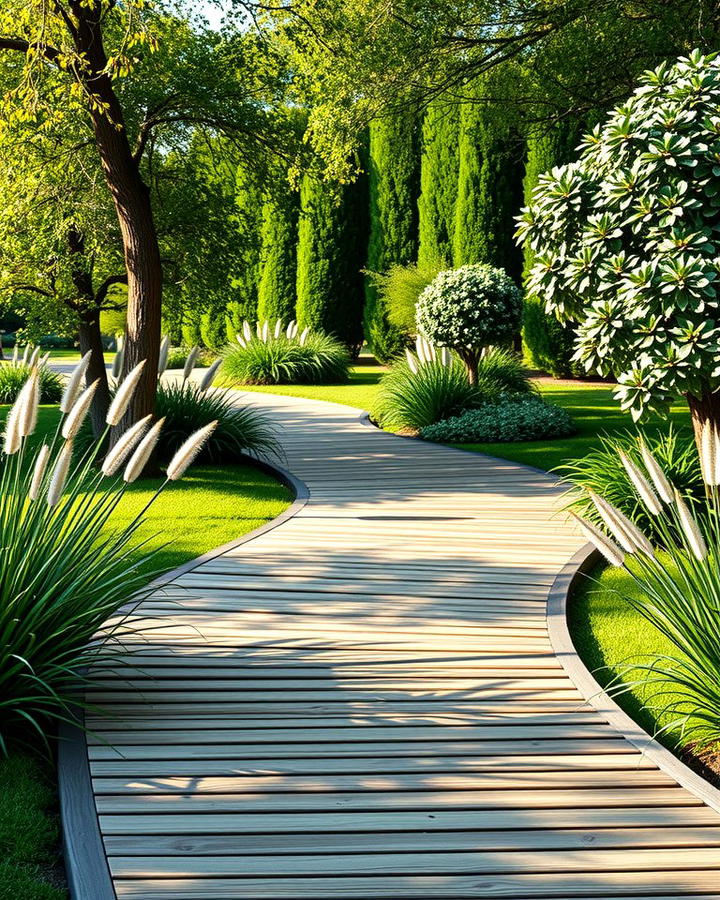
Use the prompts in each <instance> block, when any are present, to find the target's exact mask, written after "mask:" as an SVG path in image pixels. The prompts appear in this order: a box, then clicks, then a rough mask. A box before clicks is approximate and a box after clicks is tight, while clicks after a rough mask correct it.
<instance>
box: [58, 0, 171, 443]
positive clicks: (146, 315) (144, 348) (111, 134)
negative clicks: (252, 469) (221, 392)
mask: <svg viewBox="0 0 720 900" xmlns="http://www.w3.org/2000/svg"><path fill="white" fill-rule="evenodd" d="M71 7H72V10H73V13H74V15H75V16H76V18H77V20H78V25H77V28H76V31H75V34H76V37H75V43H76V47H77V50H78V51H79V52H80V53H82V55H83V56H84V57H85V58H86V59H87V60H88V70H87V72H83V73H82V74H81V78H82V80H83V84H84V86H85V88H86V89H87V90H88V91H89V93H90V94H91V95H92V97H93V99H94V100H95V101H97V102H96V103H94V104H93V105H92V106H91V108H90V116H91V119H92V125H93V132H94V135H95V143H96V145H97V149H98V153H99V156H100V162H101V165H102V169H103V173H104V175H105V181H106V183H107V186H108V189H109V191H110V194H111V196H112V198H113V203H114V204H115V212H116V214H117V217H118V222H119V224H120V232H121V235H122V241H123V251H124V255H125V267H126V269H127V289H128V309H127V333H126V341H125V361H124V373H125V372H127V371H129V370H130V369H132V368H133V367H134V366H135V365H137V364H138V363H139V362H141V361H142V360H145V370H144V372H143V377H142V378H141V379H140V384H139V385H138V389H137V391H136V392H135V396H134V397H133V400H132V402H131V404H130V406H129V408H128V412H127V413H126V415H125V417H124V419H123V421H122V422H121V423H120V426H119V428H118V429H116V431H117V432H118V433H119V432H120V430H122V429H124V428H126V427H127V426H129V425H131V424H133V423H134V422H136V421H137V420H138V419H140V418H142V417H143V416H146V415H148V414H150V413H152V412H153V411H154V409H155V392H156V388H157V368H158V356H159V352H160V330H161V311H162V263H161V260H160V248H159V245H158V237H157V231H156V229H155V222H154V219H153V213H152V206H151V203H150V191H149V189H148V187H147V185H146V184H145V182H144V181H143V179H142V176H141V174H140V169H139V166H138V162H137V161H136V160H135V158H134V157H133V153H132V150H131V148H130V142H129V139H128V134H127V130H126V127H125V120H124V117H123V112H122V107H121V106H120V101H119V100H118V97H117V95H116V94H115V90H114V88H113V84H112V80H111V78H110V76H109V75H108V73H107V71H106V65H107V57H106V55H105V49H104V47H103V40H102V25H101V19H102V9H103V7H102V5H101V4H100V3H98V2H96V3H93V4H88V3H87V2H85V3H81V2H80V0H73V2H71Z"/></svg>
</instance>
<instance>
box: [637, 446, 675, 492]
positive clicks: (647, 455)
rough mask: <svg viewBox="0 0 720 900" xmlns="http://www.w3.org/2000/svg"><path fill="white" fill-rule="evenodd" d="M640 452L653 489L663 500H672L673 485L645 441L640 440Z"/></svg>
mask: <svg viewBox="0 0 720 900" xmlns="http://www.w3.org/2000/svg"><path fill="white" fill-rule="evenodd" d="M640 453H641V455H642V458H643V462H644V463H645V468H646V469H647V471H648V474H649V475H650V478H651V479H652V482H653V484H654V485H655V490H656V491H657V492H658V494H659V495H660V498H661V499H662V500H664V501H665V503H672V502H673V486H672V485H671V484H670V482H669V481H668V479H667V477H666V475H665V473H664V472H663V470H662V467H661V466H660V463H659V462H658V461H657V460H656V459H655V457H654V456H653V455H652V453H651V452H650V450H649V449H648V447H647V445H646V444H645V441H641V442H640Z"/></svg>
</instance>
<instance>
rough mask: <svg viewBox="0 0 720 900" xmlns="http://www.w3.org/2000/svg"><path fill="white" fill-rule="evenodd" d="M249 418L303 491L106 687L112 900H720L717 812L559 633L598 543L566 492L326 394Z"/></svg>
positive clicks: (222, 557) (182, 599) (207, 572)
mask: <svg viewBox="0 0 720 900" xmlns="http://www.w3.org/2000/svg"><path fill="white" fill-rule="evenodd" d="M243 402H252V403H254V404H257V405H259V406H262V407H263V408H264V409H265V410H266V411H267V412H269V413H270V414H271V415H272V416H273V417H274V418H275V419H276V421H278V422H281V423H282V426H283V428H282V440H283V445H284V448H285V451H286V454H287V461H286V463H285V465H286V466H287V468H288V470H289V471H291V472H292V473H293V476H295V478H296V479H297V480H299V482H302V483H304V484H305V485H306V486H307V490H306V492H305V493H303V494H302V498H301V501H300V502H298V503H296V504H295V505H294V507H293V509H292V513H291V514H286V515H285V516H284V517H283V520H282V521H281V522H280V523H277V522H276V523H274V524H273V526H272V527H269V528H265V529H263V530H261V531H260V532H259V533H257V534H255V535H253V536H252V539H251V540H245V541H240V542H236V543H234V544H232V545H229V546H227V547H224V548H219V550H218V551H215V552H212V553H210V554H207V555H206V556H205V557H204V558H203V559H202V560H200V561H198V562H197V563H196V564H195V565H188V566H185V567H184V568H183V570H182V571H181V572H179V573H176V574H177V577H174V578H172V579H168V578H165V579H163V580H162V582H161V583H158V584H157V590H156V592H155V593H154V595H153V596H152V597H151V598H150V599H149V600H148V601H147V602H146V603H145V604H143V606H142V607H141V608H140V609H139V610H138V611H137V613H136V614H135V616H134V624H135V626H136V627H137V628H138V629H139V630H138V631H137V632H136V633H135V634H133V635H132V636H130V637H129V638H128V644H129V647H128V651H129V652H128V657H127V660H126V661H125V664H123V665H112V666H108V667H107V668H106V669H105V670H98V671H97V672H96V673H95V674H96V679H95V683H94V685H93V687H92V689H91V697H92V701H93V703H97V704H98V705H99V706H101V707H102V709H103V710H104V711H103V712H98V711H94V712H93V714H92V716H90V717H89V719H88V724H89V725H90V726H91V728H92V734H91V735H90V736H89V738H88V747H87V754H88V757H89V770H90V771H89V776H90V777H91V779H92V790H93V792H94V799H95V807H96V810H97V813H98V815H99V823H100V830H101V833H102V835H103V839H104V846H105V851H106V854H107V861H108V865H109V869H110V872H111V873H112V880H113V884H114V890H115V892H116V894H117V897H119V898H121V900H122V898H134V900H153V898H158V900H159V898H173V900H182V898H188V900H190V898H206V900H210V898H214V900H215V898H223V897H226V898H238V897H242V898H245V900H252V898H257V900H272V898H275V900H280V898H288V900H291V898H292V900H303V898H305V900H340V898H354V900H401V898H404V900H429V898H438V900H440V898H442V900H460V898H492V897H498V898H499V897H504V898H508V900H524V898H525V900H529V898H532V897H535V898H548V897H553V898H560V900H572V898H580V897H594V898H610V897H617V898H618V900H630V898H640V897H645V898H648V897H654V898H656V900H670V898H678V897H686V896H687V897H690V896H692V897H695V898H696V900H702V898H705V900H711V898H715V900H718V898H720V894H718V887H717V886H718V883H720V849H719V848H720V814H719V813H718V812H717V811H716V809H713V808H710V806H709V805H708V796H707V795H706V794H702V795H701V794H700V792H698V791H696V790H693V789H692V785H690V786H689V787H688V785H687V784H685V783H684V782H683V779H682V777H679V776H678V773H677V772H675V771H673V770H672V767H668V766H667V765H664V764H663V765H658V763H657V762H656V761H655V760H654V759H653V758H652V756H651V754H648V753H644V752H642V750H644V749H646V747H647V741H646V742H645V744H644V745H643V747H642V748H639V747H638V746H637V744H638V742H637V741H635V742H632V741H629V740H627V739H626V737H625V736H624V734H623V733H622V732H621V731H619V730H618V728H617V719H616V717H615V709H614V706H613V705H612V704H610V703H609V702H607V700H606V698H604V697H603V696H600V697H599V698H597V697H596V698H595V699H594V700H593V699H592V698H589V697H588V690H587V683H586V682H582V683H581V684H576V679H575V678H574V677H573V674H572V672H571V671H569V670H568V666H567V659H566V657H567V656H568V654H569V652H570V651H569V650H568V648H567V647H566V646H562V647H561V648H560V651H559V655H558V652H557V635H556V634H553V633H551V632H552V628H551V629H550V630H548V625H547V620H546V609H547V603H548V600H549V599H550V600H551V601H552V602H553V603H556V602H557V594H558V591H562V590H565V591H567V587H568V585H569V578H570V577H571V572H572V570H573V566H574V567H575V568H577V565H578V564H579V562H578V560H579V559H580V557H576V554H577V553H578V551H580V550H581V548H582V547H583V541H582V540H581V538H580V537H579V536H578V534H576V533H575V531H574V530H573V528H571V527H570V526H569V525H568V524H567V523H566V521H565V518H564V516H563V515H562V514H560V513H559V510H560V508H561V505H562V500H561V495H562V490H561V488H560V487H559V485H558V483H557V482H556V481H555V480H554V479H553V478H552V477H551V476H548V475H546V474H545V473H542V472H539V471H537V470H534V469H530V468H526V467H522V466H517V465H515V464H513V463H509V462H507V461H504V460H495V459H492V458H490V457H483V456H478V455H474V454H465V453H462V452H459V451H454V450H451V449H448V448H444V447H440V446H437V445H432V444H424V443H421V442H418V441H412V440H408V439H403V438H399V437H396V436H394V435H388V434H384V433H383V432H380V431H377V430H375V429H372V428H369V427H367V426H366V425H364V424H363V422H362V421H361V418H360V416H359V413H358V411H354V410H351V409H349V408H346V407H342V406H338V405H335V404H329V403H321V402H319V401H310V400H303V399H298V398H291V397H282V396H275V395H262V394H253V395H251V396H250V397H248V396H247V395H244V396H243ZM289 477H290V476H288V478H289ZM297 485H298V481H296V482H295V486H296V489H297ZM573 560H574V562H571V561H573ZM558 579H559V580H558ZM553 598H555V599H553ZM134 651H136V652H134ZM580 680H581V681H582V679H580ZM588 701H589V702H588ZM681 782H682V783H681Z"/></svg>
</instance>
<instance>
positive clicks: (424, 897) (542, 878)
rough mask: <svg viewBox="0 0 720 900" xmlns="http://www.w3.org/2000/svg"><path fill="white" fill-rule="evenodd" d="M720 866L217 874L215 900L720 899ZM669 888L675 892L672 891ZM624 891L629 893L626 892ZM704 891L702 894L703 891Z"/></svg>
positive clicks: (185, 896) (131, 894) (162, 899)
mask: <svg viewBox="0 0 720 900" xmlns="http://www.w3.org/2000/svg"><path fill="white" fill-rule="evenodd" d="M717 879H718V874H717V870H712V871H707V870H704V869H703V870H701V871H691V872H659V873H653V872H648V873H642V874H641V875H638V874H636V873H622V872H619V873H612V872H606V873H602V872H591V873H572V874H562V873H559V874H552V875H541V874H538V875H526V874H513V875H506V874H500V875H485V876H478V875H475V874H469V875H436V876H432V875H397V876H387V875H386V876H381V877H377V878H373V877H368V876H366V877H355V878H353V877H344V876H342V875H336V876H335V877H333V878H302V879H298V878H296V877H290V878H288V877H282V876H281V877H278V878H272V879H264V878H214V879H213V881H212V897H213V900H225V898H232V900H237V898H238V897H242V898H243V900H265V898H273V900H388V898H389V897H392V898H397V900H469V898H473V900H474V898H493V900H494V898H506V900H507V898H512V900H531V898H533V900H535V898H547V897H557V896H560V897H568V898H573V900H577V898H582V897H595V898H598V897H603V898H609V897H612V898H613V900H629V898H630V897H632V898H637V897H642V896H644V897H647V896H648V895H649V894H650V893H651V892H652V896H653V897H654V898H655V900H678V898H679V897H684V896H688V895H692V896H694V897H695V900H720V893H718V891H717ZM115 887H116V891H117V893H118V897H121V898H137V900H140V898H142V900H167V898H168V897H172V898H174V900H196V898H207V896H208V895H207V890H208V885H207V882H206V881H205V880H204V879H202V880H198V879H176V878H168V879H121V878H118V879H117V880H116V885H115ZM668 890H670V891H671V893H669V894H668V893H667V891H668ZM626 892H627V893H626ZM698 895H700V896H698Z"/></svg>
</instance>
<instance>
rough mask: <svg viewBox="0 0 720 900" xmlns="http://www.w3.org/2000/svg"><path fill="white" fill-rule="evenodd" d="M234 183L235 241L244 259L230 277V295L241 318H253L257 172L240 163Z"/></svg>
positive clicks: (258, 192)
mask: <svg viewBox="0 0 720 900" xmlns="http://www.w3.org/2000/svg"><path fill="white" fill-rule="evenodd" d="M236 185H237V189H236V194H235V202H236V206H237V223H238V242H239V243H240V244H241V245H242V247H243V251H242V257H243V260H242V265H241V266H240V267H239V269H238V271H237V273H236V275H235V277H234V278H233V280H232V288H233V299H234V300H235V302H236V303H237V304H238V305H239V310H240V312H241V315H242V317H243V319H248V320H249V321H254V320H255V319H256V318H257V306H258V282H259V280H260V232H261V226H262V207H263V202H262V191H261V188H260V186H259V183H258V179H257V177H256V174H255V173H254V172H252V171H251V170H249V169H248V168H247V167H245V166H243V165H240V166H238V168H237V174H236Z"/></svg>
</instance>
